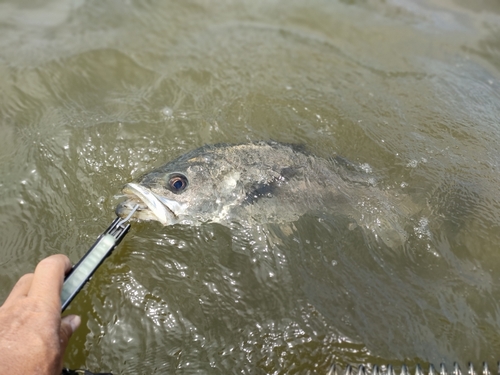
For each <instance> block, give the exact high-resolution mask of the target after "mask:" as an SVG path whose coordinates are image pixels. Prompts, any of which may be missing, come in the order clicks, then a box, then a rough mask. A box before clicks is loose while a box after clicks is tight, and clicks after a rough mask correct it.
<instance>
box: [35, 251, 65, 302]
mask: <svg viewBox="0 0 500 375" xmlns="http://www.w3.org/2000/svg"><path fill="white" fill-rule="evenodd" d="M70 268H71V262H70V261H69V259H68V257H67V256H65V255H62V254H57V255H52V256H50V257H48V258H45V259H43V260H42V261H41V262H40V263H38V265H37V266H36V269H35V273H34V275H33V280H32V283H31V288H30V290H29V292H28V296H29V297H35V298H41V299H43V300H44V301H45V302H47V303H55V304H56V305H60V303H61V302H60V294H61V288H62V284H63V281H64V274H65V273H66V272H67V271H69V270H70Z"/></svg>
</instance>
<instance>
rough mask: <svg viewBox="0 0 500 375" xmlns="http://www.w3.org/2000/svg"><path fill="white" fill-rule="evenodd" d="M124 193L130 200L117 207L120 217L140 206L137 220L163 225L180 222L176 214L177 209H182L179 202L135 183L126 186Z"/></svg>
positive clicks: (136, 216) (136, 215) (135, 215)
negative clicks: (151, 221)
mask: <svg viewBox="0 0 500 375" xmlns="http://www.w3.org/2000/svg"><path fill="white" fill-rule="evenodd" d="M123 193H125V195H126V196H127V197H128V198H129V199H127V200H126V201H124V202H122V203H120V204H119V205H118V206H117V207H116V214H117V215H118V216H122V217H123V216H126V215H127V213H128V212H130V211H131V210H132V208H133V207H134V206H135V205H137V204H138V205H139V208H138V210H137V213H136V214H134V215H133V217H135V218H137V219H143V220H156V221H159V222H160V223H162V224H163V225H169V224H173V223H175V222H177V221H178V216H177V214H176V213H175V212H174V210H175V209H176V208H177V209H179V208H181V206H180V205H179V203H178V202H176V201H173V200H170V199H167V198H164V197H161V196H159V195H157V194H155V193H153V192H152V191H151V190H149V189H147V188H145V187H143V186H141V185H139V184H136V183H133V182H131V183H128V184H127V185H125V187H124V188H123Z"/></svg>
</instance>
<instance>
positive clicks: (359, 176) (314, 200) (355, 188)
mask: <svg viewBox="0 0 500 375" xmlns="http://www.w3.org/2000/svg"><path fill="white" fill-rule="evenodd" d="M366 166H367V165H365V166H364V167H362V166H359V165H357V164H355V163H352V162H350V161H348V160H347V159H344V158H342V157H340V156H333V157H331V158H324V157H319V156H316V155H314V154H313V153H311V152H309V151H308V150H307V149H306V148H305V147H304V146H300V145H294V144H286V143H280V142H275V141H257V142H248V143H241V144H213V145H205V146H202V147H200V148H197V149H194V150H192V151H189V152H187V153H185V154H183V155H181V156H179V157H178V158H176V159H174V160H172V161H170V162H168V163H166V164H165V165H163V166H160V167H158V168H156V169H154V170H152V171H150V172H148V173H146V174H144V175H142V176H140V177H139V178H137V179H135V180H134V181H132V182H129V183H128V184H126V185H125V187H124V188H123V189H122V193H123V195H125V198H126V199H125V200H124V201H123V202H121V203H119V204H118V206H117V207H116V214H117V215H118V216H120V217H126V216H127V215H128V214H129V213H130V211H131V209H132V208H133V207H134V206H135V205H139V209H138V210H137V211H136V212H135V213H134V214H133V216H132V219H137V220H144V221H148V220H154V221H158V222H160V223H161V224H163V225H164V226H169V225H175V224H185V225H200V224H203V223H220V224H222V225H227V226H230V225H231V223H234V222H239V223H244V224H245V225H253V224H256V223H258V224H266V223H277V224H280V223H286V222H293V221H296V220H298V219H299V218H300V217H301V216H303V215H305V214H311V215H325V214H333V215H339V214H340V215H344V216H346V217H348V218H349V219H350V220H351V221H352V223H353V224H354V225H355V226H356V225H360V226H362V227H364V228H367V229H369V230H370V231H372V232H373V233H374V234H375V235H376V236H377V237H380V238H381V239H382V240H383V241H384V242H386V243H388V244H390V245H391V246H395V245H396V244H397V243H401V242H402V241H405V239H406V238H407V234H406V232H405V231H404V229H403V226H402V225H401V223H400V221H401V220H400V219H401V218H404V216H405V212H404V210H400V209H398V206H397V204H396V203H397V202H396V201H395V200H394V199H393V197H390V196H389V195H388V194H387V192H386V191H383V190H381V189H379V188H377V186H376V185H377V183H376V178H375V177H374V176H373V174H372V173H370V168H369V167H368V168H367V167H366Z"/></svg>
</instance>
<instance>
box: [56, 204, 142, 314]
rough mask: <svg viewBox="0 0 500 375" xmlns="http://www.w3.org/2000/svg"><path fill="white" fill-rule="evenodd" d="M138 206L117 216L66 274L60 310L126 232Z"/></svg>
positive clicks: (67, 303)
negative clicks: (125, 213)
mask: <svg viewBox="0 0 500 375" xmlns="http://www.w3.org/2000/svg"><path fill="white" fill-rule="evenodd" d="M138 208H139V206H138V205H136V206H135V207H134V208H133V209H132V210H131V211H130V213H129V215H128V216H127V217H126V218H124V219H121V218H119V217H117V218H116V219H115V220H114V221H113V222H112V223H111V225H110V226H109V227H108V229H106V230H105V231H104V232H103V233H102V234H101V235H100V236H99V237H98V238H97V240H96V242H95V243H94V244H93V245H92V247H91V248H90V249H89V250H88V251H87V253H86V254H85V255H84V256H83V257H82V259H80V260H79V261H78V263H76V264H75V265H74V266H73V268H72V269H71V271H70V272H69V273H68V274H67V275H66V277H65V279H64V283H63V287H62V291H61V311H64V310H65V309H66V307H68V305H69V303H70V302H71V301H72V300H73V298H74V297H75V296H76V295H77V294H78V292H79V291H80V290H81V289H82V288H83V286H84V285H85V284H86V283H87V281H89V279H90V278H91V277H92V275H93V274H94V272H95V271H96V270H97V268H99V266H100V265H101V264H102V263H103V262H104V259H106V257H108V256H109V255H110V254H111V253H112V251H113V250H114V249H115V247H116V246H118V244H119V243H120V242H121V240H122V239H123V238H124V237H125V235H126V234H127V233H128V231H129V229H130V224H129V223H128V221H129V220H130V218H131V217H132V215H133V214H134V212H135V211H137V209H138Z"/></svg>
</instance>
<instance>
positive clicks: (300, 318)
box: [0, 0, 500, 374]
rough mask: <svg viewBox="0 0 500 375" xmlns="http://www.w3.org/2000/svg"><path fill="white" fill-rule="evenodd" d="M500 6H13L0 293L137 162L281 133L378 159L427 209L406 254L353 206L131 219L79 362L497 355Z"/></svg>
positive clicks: (388, 186)
mask: <svg viewBox="0 0 500 375" xmlns="http://www.w3.org/2000/svg"><path fill="white" fill-rule="evenodd" d="M499 13H500V6H499V5H498V3H497V2H496V1H493V0H489V1H487V0H483V1H477V2H474V3H470V2H465V1H462V0H432V1H431V0H428V1H419V2H415V1H407V0H390V1H378V0H367V1H346V0H339V1H325V0H315V1H311V2H307V4H306V3H304V2H301V1H287V2H284V1H278V0H277V1H273V2H269V1H245V2H231V1H224V2H217V3H213V2H212V3H207V2H203V1H184V2H169V1H163V2H161V1H141V2H138V1H128V2H126V3H123V2H121V1H108V2H95V1H72V2H62V1H58V0H53V1H50V2H44V3H33V2H30V1H3V2H2V3H0V30H1V33H0V35H1V36H0V86H1V87H2V90H1V91H0V192H1V195H0V196H1V199H0V223H1V225H0V254H1V257H0V281H1V283H0V285H2V287H1V288H0V299H3V298H4V297H5V296H6V295H7V293H8V292H9V290H10V288H11V286H12V285H13V284H14V282H15V280H17V278H18V277H20V275H22V274H23V273H24V272H28V271H31V270H32V269H33V267H34V265H35V264H36V263H37V262H38V261H39V260H40V259H41V258H43V257H45V256H47V255H49V254H53V253H56V252H63V253H66V254H68V255H69V256H70V257H71V259H72V260H73V261H76V260H78V259H79V257H80V256H81V255H83V253H84V252H85V251H86V250H87V248H88V246H89V245H90V244H91V243H92V242H93V240H94V238H95V236H96V235H98V234H99V233H100V232H101V231H102V230H103V229H104V228H105V227H106V226H107V225H108V224H109V222H110V220H111V219H112V218H113V213H112V212H113V210H114V206H115V205H116V203H117V201H116V198H114V196H115V195H116V194H117V193H118V192H119V190H120V188H121V187H122V186H123V184H125V183H126V182H128V181H130V180H131V179H132V178H133V177H136V176H138V175H139V174H141V173H144V172H146V171H148V170H150V169H152V168H153V167H156V166H159V165H161V164H164V163H165V162H167V161H169V160H171V159H173V158H175V157H177V156H178V155H180V154H182V153H185V152H187V151H189V150H191V149H194V148H196V147H199V146H201V145H203V144H206V143H218V142H231V143H233V142H245V141H249V140H260V139H263V140H269V139H273V140H278V141H281V142H291V143H300V144H304V145H305V146H306V147H307V148H308V149H309V150H311V151H313V152H314V153H316V154H317V155H320V156H322V157H328V156H332V155H342V156H343V157H346V158H347V159H348V160H351V161H353V162H356V163H359V164H362V165H365V166H369V167H370V168H371V170H372V172H371V173H373V175H374V176H376V179H377V188H378V189H380V190H381V191H384V192H386V193H387V194H390V195H398V196H400V197H401V201H402V202H403V201H404V202H407V201H408V200H409V201H411V204H412V207H413V209H412V214H411V215H408V217H406V219H405V221H404V230H405V232H406V233H408V238H407V240H406V241H405V244H404V246H401V247H393V248H391V247H388V246H386V244H383V243H380V241H374V240H373V236H370V235H369V233H367V231H365V230H364V229H363V228H362V227H360V226H357V225H355V223H353V222H352V220H351V219H350V218H349V217H347V216H346V215H343V213H342V212H332V213H331V215H327V216H325V217H316V216H313V215H306V216H304V217H301V218H300V219H299V220H298V221H296V222H293V223H289V224H286V225H282V226H277V225H262V226H256V227H253V228H250V229H249V228H244V227H239V226H238V225H237V224H235V225H234V227H233V228H231V229H230V228H226V227H223V226H220V225H215V224H206V225H203V226H200V227H188V226H174V227H170V228H164V227H161V226H160V225H158V224H157V223H135V224H134V225H133V228H132V231H131V233H130V234H129V235H128V237H127V238H126V240H125V241H124V242H123V244H122V245H121V246H120V248H119V250H118V251H116V252H115V254H114V255H113V256H112V257H111V258H110V259H109V260H108V261H107V262H106V263H105V264H104V265H103V266H102V268H101V269H100V270H99V271H98V272H97V274H96V275H95V277H94V278H93V280H92V282H91V283H90V284H89V285H88V286H87V287H86V288H85V290H84V291H83V292H82V293H80V295H79V296H78V297H77V298H76V299H75V301H74V302H73V304H72V305H71V306H70V309H69V310H70V312H72V313H78V314H80V315H82V317H83V324H82V327H81V328H80V330H79V331H78V332H77V333H76V334H75V337H74V339H73V341H72V343H71V345H70V348H69V350H68V353H67V358H66V364H67V366H69V367H72V368H78V367H85V368H89V369H91V370H93V371H107V370H113V371H114V372H115V373H121V374H135V373H148V374H154V373H158V374H160V373H166V372H168V371H170V372H176V373H193V372H203V373H213V374H219V373H235V372H238V373H262V374H264V373H307V372H308V371H309V373H324V371H325V369H326V368H327V367H328V366H329V365H330V364H331V363H332V362H333V361H336V362H339V363H341V364H345V363H352V364H360V363H368V362H370V363H377V364H381V363H387V362H392V363H402V362H406V363H408V364H413V363H416V362H421V363H426V362H428V361H432V362H434V363H436V364H437V363H439V362H440V361H446V362H447V363H450V364H451V363H452V362H453V361H455V360H456V361H459V363H460V364H461V365H462V368H464V366H465V363H466V362H467V361H469V360H471V361H473V362H474V363H476V364H478V363H479V362H480V361H482V360H487V361H490V363H494V362H495V361H496V360H497V359H498V358H497V355H498V350H499V349H500V341H499V339H498V337H499V334H498V332H500V320H499V317H500V309H499V307H500V305H499V304H498V302H497V301H498V300H500V298H499V297H500V283H499V280H498V277H497V274H498V270H499V269H500V256H499V255H498V254H499V253H498V244H499V242H500V241H499V239H500V235H499V233H500V232H499V231H498V226H499V223H500V202H499V199H498V196H499V194H498V193H499V188H498V186H500V181H499V180H500V179H499V177H498V176H499V175H500V173H499V160H500V155H499V151H498V139H499V138H500V130H499V129H500V128H499V126H498V124H499V123H500V121H499V120H500V100H499V99H500V95H499V92H500V91H499V84H500V81H499V75H500V72H499V68H500V66H499V61H500V60H499V57H500V44H499V43H500V42H499V40H500V38H499V36H500V26H499V25H500V15H499ZM365 198H366V197H365ZM363 202H364V203H366V199H365V200H363V197H362V198H361V199H360V203H363ZM405 204H406V203H405Z"/></svg>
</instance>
